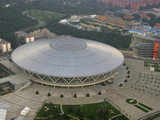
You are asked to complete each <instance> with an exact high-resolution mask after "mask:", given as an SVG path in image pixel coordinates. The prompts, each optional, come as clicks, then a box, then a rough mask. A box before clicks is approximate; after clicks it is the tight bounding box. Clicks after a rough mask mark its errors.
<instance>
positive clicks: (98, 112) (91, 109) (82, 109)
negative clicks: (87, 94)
mask: <svg viewBox="0 0 160 120" xmlns="http://www.w3.org/2000/svg"><path fill="white" fill-rule="evenodd" d="M62 109H63V110H62V111H63V112H64V114H62V113H61V112H62V111H61V107H60V105H55V104H52V103H46V104H44V105H43V107H42V109H41V110H40V111H39V112H38V113H37V116H36V118H35V120H110V118H112V117H114V116H117V115H119V114H120V112H119V111H118V110H117V109H116V108H114V107H113V106H112V105H111V104H109V103H107V102H103V103H96V104H85V105H64V106H62ZM113 120H128V119H127V118H126V117H125V116H124V115H120V116H119V117H118V118H117V117H115V118H114V119H113Z"/></svg>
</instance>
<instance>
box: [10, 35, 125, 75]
mask: <svg viewBox="0 0 160 120" xmlns="http://www.w3.org/2000/svg"><path fill="white" fill-rule="evenodd" d="M11 57H12V60H13V61H14V62H15V63H16V64H17V65H18V66H19V67H21V68H23V69H25V70H28V71H31V72H34V73H38V74H43V75H49V76H58V77H82V76H84V77H85V76H91V75H97V74H102V73H107V72H111V71H112V70H114V69H115V68H117V67H119V66H120V65H121V64H122V63H123V61H124V57H123V55H122V54H121V52H119V51H118V50H117V49H115V48H113V47H111V46H109V45H106V44H103V43H100V42H95V41H91V40H84V39H79V38H72V37H58V38H55V39H43V40H38V41H35V42H32V43H29V44H25V45H23V46H21V47H19V48H17V49H16V50H14V52H13V53H12V56H11Z"/></svg>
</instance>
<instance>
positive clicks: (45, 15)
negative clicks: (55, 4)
mask: <svg viewBox="0 0 160 120" xmlns="http://www.w3.org/2000/svg"><path fill="white" fill-rule="evenodd" d="M26 13H27V14H28V15H29V16H32V17H34V18H35V19H37V20H38V21H44V22H46V23H48V22H51V21H53V20H60V19H61V18H63V17H64V16H65V15H64V14H61V13H57V12H51V11H47V10H37V9H32V10H28V11H26Z"/></svg>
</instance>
